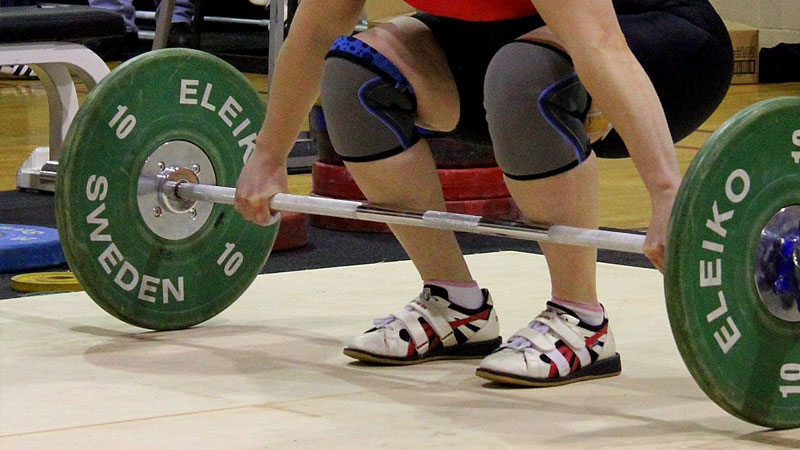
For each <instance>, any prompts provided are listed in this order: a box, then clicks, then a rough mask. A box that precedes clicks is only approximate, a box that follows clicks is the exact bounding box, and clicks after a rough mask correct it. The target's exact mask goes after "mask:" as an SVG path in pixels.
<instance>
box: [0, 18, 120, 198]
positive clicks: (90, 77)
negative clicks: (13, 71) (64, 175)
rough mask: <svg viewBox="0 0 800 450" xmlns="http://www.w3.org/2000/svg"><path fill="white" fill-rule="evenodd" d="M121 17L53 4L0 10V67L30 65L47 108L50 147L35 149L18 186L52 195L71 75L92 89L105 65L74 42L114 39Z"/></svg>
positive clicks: (69, 113) (71, 103) (67, 119)
mask: <svg viewBox="0 0 800 450" xmlns="http://www.w3.org/2000/svg"><path fill="white" fill-rule="evenodd" d="M124 33H125V24H124V23H123V20H122V17H120V16H119V15H117V14H115V13H113V12H110V11H104V10H100V9H95V8H89V7H85V6H72V5H63V6H62V5H57V6H56V5H52V6H21V7H5V8H0V65H18V64H19V65H21V64H24V65H29V66H32V67H33V69H34V71H35V72H36V75H37V76H38V77H39V79H40V80H41V83H42V84H43V85H44V88H45V92H46V94H47V103H48V108H49V129H50V136H49V147H39V148H36V149H34V151H33V153H32V154H31V156H30V157H29V158H28V160H27V161H25V163H24V164H23V166H22V168H21V169H20V171H19V172H18V173H17V187H18V188H20V189H33V190H42V191H50V192H52V191H53V190H54V188H55V171H56V168H57V167H58V163H57V161H58V156H59V153H60V151H61V147H62V145H63V142H64V138H65V137H66V134H67V130H68V129H69V126H70V124H71V123H72V119H73V117H75V113H76V112H77V110H78V95H77V93H76V90H75V84H74V82H73V79H72V76H73V75H74V76H75V77H77V78H78V79H79V80H80V81H81V82H83V83H84V84H85V85H86V87H87V89H90V90H91V89H92V88H93V87H94V86H95V85H97V83H98V82H100V80H101V79H102V78H103V77H105V76H106V75H108V73H109V69H108V66H107V65H106V64H105V63H104V62H103V60H102V59H100V57H99V56H97V55H96V54H95V53H94V52H92V51H91V50H89V49H88V48H86V47H84V46H82V45H80V44H78V43H76V42H80V41H84V40H87V39H98V38H107V37H118V36H122V35H123V34H124Z"/></svg>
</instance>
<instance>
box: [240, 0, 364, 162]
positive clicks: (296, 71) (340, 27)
mask: <svg viewBox="0 0 800 450" xmlns="http://www.w3.org/2000/svg"><path fill="white" fill-rule="evenodd" d="M326 3H327V4H328V5H331V4H333V6H326ZM362 6H363V1H360V0H355V1H340V2H334V1H333V0H322V1H316V0H304V1H303V2H302V3H301V6H300V7H299V8H298V11H297V15H296V16H295V18H294V22H293V24H292V30H291V31H290V33H289V36H288V37H287V39H286V42H285V43H284V45H283V46H282V47H281V50H280V52H279V54H278V60H277V62H276V64H275V73H274V74H270V76H271V77H272V80H271V85H270V92H269V100H268V102H267V115H266V118H265V119H264V125H263V127H262V128H261V132H260V133H259V135H258V139H257V141H256V144H257V145H256V150H255V151H256V152H259V153H260V154H259V156H260V157H263V158H265V159H267V160H272V161H277V162H279V163H281V164H282V163H284V162H285V161H286V158H287V156H288V154H289V152H290V151H291V149H292V147H293V144H294V142H295V139H296V138H297V134H298V133H299V132H300V129H301V127H302V125H303V123H304V121H305V118H306V116H307V114H308V111H309V110H310V109H311V107H312V105H313V104H314V102H315V101H316V99H317V97H318V96H319V90H320V83H321V79H322V71H323V67H324V64H325V54H326V53H327V51H328V49H329V48H330V46H331V44H332V43H333V41H334V40H335V39H336V38H337V37H339V36H342V35H346V34H349V33H350V32H351V31H352V30H353V27H354V26H355V23H356V21H357V20H358V14H359V13H360V10H361V7H362Z"/></svg>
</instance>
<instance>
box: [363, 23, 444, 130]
mask: <svg viewBox="0 0 800 450" xmlns="http://www.w3.org/2000/svg"><path fill="white" fill-rule="evenodd" d="M356 38H357V39H359V40H361V41H363V42H364V43H366V44H368V45H369V46H371V47H372V48H374V49H375V50H377V51H378V52H380V53H381V54H382V55H383V56H385V57H386V58H387V59H388V60H389V61H391V62H392V63H393V64H394V65H395V66H397V68H398V69H399V70H400V72H401V73H402V74H403V75H404V76H405V77H406V79H407V80H408V82H409V83H410V84H411V86H412V87H413V88H414V93H415V95H416V97H417V121H418V123H419V125H420V126H423V127H425V128H428V129H432V130H437V131H450V130H452V129H453V128H455V126H456V124H457V123H458V119H459V96H458V90H457V89H456V83H455V81H454V80H453V75H452V74H451V72H450V69H449V67H448V64H447V58H446V57H445V54H444V52H443V50H442V48H441V47H440V46H439V45H438V43H437V42H436V40H435V39H434V36H433V33H432V32H431V30H430V29H428V27H427V26H425V25H424V24H423V23H422V22H420V21H419V20H416V19H414V18H412V17H399V18H396V19H394V20H392V21H391V22H389V23H386V24H382V25H379V26H377V27H374V28H371V29H369V30H367V31H364V32H362V33H359V34H358V35H356Z"/></svg>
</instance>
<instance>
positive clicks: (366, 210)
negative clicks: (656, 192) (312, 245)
mask: <svg viewBox="0 0 800 450" xmlns="http://www.w3.org/2000/svg"><path fill="white" fill-rule="evenodd" d="M164 187H165V191H166V192H170V191H173V192H175V195H176V196H177V197H178V198H181V199H184V200H196V201H210V202H214V203H222V204H226V205H232V204H233V201H234V197H235V195H236V189H235V188H231V187H222V186H212V185H204V184H193V183H188V182H173V181H167V182H166V183H165V186H164ZM270 208H271V209H273V210H276V211H291V212H299V213H306V214H316V215H321V216H331V217H342V218H345V219H356V220H366V221H370V222H383V223H391V224H395V225H409V226H418V227H424V228H435V229H440V230H450V231H462V232H466V233H475V234H483V235H489V236H501V237H509V238H514V239H522V240H528V241H542V242H552V243H557V244H568V245H579V246H583V247H595V248H602V249H606V250H617V251H621V252H627V253H644V240H645V237H644V236H643V235H639V234H632V233H621V232H615V231H606V230H590V229H586V228H578V227H570V226H565V225H552V226H549V227H548V226H544V225H542V226H537V225H526V224H524V223H521V222H514V221H505V220H489V219H485V218H483V217H481V216H473V215H468V214H456V213H449V212H442V211H424V212H413V211H402V210H394V209H388V208H382V207H378V206H373V205H370V204H368V203H362V202H357V201H352V200H338V199H332V198H324V197H309V196H304V195H292V194H275V196H273V197H272V200H271V201H270Z"/></svg>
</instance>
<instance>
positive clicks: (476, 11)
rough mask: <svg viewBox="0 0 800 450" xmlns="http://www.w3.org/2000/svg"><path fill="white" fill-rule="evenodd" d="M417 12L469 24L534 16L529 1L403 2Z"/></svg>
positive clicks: (444, 0)
mask: <svg viewBox="0 0 800 450" xmlns="http://www.w3.org/2000/svg"><path fill="white" fill-rule="evenodd" d="M405 2H406V3H408V4H409V5H411V6H413V7H414V8H416V9H418V10H419V11H422V12H426V13H428V14H433V15H435V16H442V17H451V18H453V19H460V20H467V21H470V22H488V21H492V20H503V19H514V18H517V17H524V16H530V15H533V14H536V8H534V6H533V4H532V3H531V0H405Z"/></svg>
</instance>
